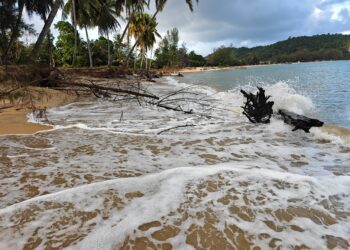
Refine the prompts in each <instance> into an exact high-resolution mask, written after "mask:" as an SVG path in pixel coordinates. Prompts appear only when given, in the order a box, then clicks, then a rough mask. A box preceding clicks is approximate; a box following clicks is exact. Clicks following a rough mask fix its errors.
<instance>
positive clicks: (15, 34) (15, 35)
mask: <svg viewBox="0 0 350 250" xmlns="http://www.w3.org/2000/svg"><path fill="white" fill-rule="evenodd" d="M23 10H24V1H19V3H18V16H17V21H16V26H15V27H14V30H13V31H12V35H11V39H10V42H9V45H8V46H7V49H6V52H5V55H4V63H7V59H8V56H9V54H10V51H11V49H12V47H13V45H14V43H15V41H16V39H17V38H18V35H19V26H20V24H21V21H22V15H23Z"/></svg>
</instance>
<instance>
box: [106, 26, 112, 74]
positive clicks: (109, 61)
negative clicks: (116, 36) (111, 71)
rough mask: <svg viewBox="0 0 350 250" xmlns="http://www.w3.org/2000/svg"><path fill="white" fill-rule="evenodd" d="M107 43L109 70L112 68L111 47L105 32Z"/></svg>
mask: <svg viewBox="0 0 350 250" xmlns="http://www.w3.org/2000/svg"><path fill="white" fill-rule="evenodd" d="M107 42H108V67H109V68H110V67H111V66H112V60H111V45H110V43H109V32H108V31H107Z"/></svg>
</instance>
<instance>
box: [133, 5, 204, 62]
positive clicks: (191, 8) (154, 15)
mask: <svg viewBox="0 0 350 250" xmlns="http://www.w3.org/2000/svg"><path fill="white" fill-rule="evenodd" d="M196 2H197V3H198V2H199V0H196ZM166 3H167V0H155V5H156V12H155V13H154V14H153V16H152V19H156V17H157V15H158V13H159V12H161V11H163V10H164V7H165V5H166ZM186 3H187V5H188V7H189V8H190V10H191V11H193V1H192V0H186ZM140 37H141V36H140ZM140 39H141V38H140ZM138 43H139V40H136V42H135V44H134V46H133V47H132V48H131V50H130V51H129V54H128V56H127V59H126V60H127V63H128V61H129V58H130V56H131V55H132V53H133V52H134V50H135V48H136V46H137V44H138Z"/></svg>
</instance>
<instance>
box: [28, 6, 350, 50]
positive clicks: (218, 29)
mask: <svg viewBox="0 0 350 250" xmlns="http://www.w3.org/2000/svg"><path fill="white" fill-rule="evenodd" d="M149 13H153V8H152V7H151V9H150V10H149ZM27 19H28V18H27ZM59 20H61V14H60V13H59V15H58V17H56V20H55V22H57V21H59ZM29 22H31V23H33V24H34V26H35V28H36V29H37V30H40V29H41V27H42V25H43V24H42V22H41V21H40V19H39V18H38V17H32V18H31V19H29ZM158 23H159V27H158V30H159V31H160V33H161V34H162V35H163V34H165V32H166V30H168V29H171V28H173V27H177V28H178V29H179V31H180V38H181V41H184V42H185V43H186V46H187V47H188V48H189V49H190V50H195V51H196V52H197V53H200V54H202V55H207V54H209V53H210V52H211V51H212V50H213V49H214V48H216V47H218V46H220V45H230V44H232V45H233V46H235V47H240V46H247V47H252V46H256V45H265V44H270V43H273V42H276V41H279V40H284V39H287V38H288V37H289V36H301V35H314V34H324V33H348V34H350V0H200V1H199V4H198V5H195V10H194V12H193V13H191V12H190V11H189V10H188V8H187V6H186V4H185V0H168V3H167V5H166V7H165V10H164V12H163V13H161V14H160V15H159V16H158ZM122 25H123V24H122ZM122 28H123V27H122ZM80 33H81V36H82V37H83V38H85V36H84V32H80ZM54 34H57V31H54ZM90 34H91V36H92V38H97V37H98V32H97V30H91V31H90ZM34 39H35V37H32V38H31V37H27V38H25V40H27V41H31V40H34Z"/></svg>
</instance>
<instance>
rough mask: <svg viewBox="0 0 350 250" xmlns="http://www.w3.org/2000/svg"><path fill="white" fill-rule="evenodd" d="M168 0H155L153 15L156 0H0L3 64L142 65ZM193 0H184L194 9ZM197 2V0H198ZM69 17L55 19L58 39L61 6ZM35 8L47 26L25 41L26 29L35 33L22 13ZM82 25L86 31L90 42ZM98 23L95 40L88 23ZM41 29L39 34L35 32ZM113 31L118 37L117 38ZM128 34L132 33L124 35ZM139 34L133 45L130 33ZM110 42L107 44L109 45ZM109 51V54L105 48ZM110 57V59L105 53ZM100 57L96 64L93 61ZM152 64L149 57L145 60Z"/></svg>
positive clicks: (64, 13) (153, 42)
mask: <svg viewBox="0 0 350 250" xmlns="http://www.w3.org/2000/svg"><path fill="white" fill-rule="evenodd" d="M167 2H168V1H167V0H154V5H155V7H156V10H155V13H154V14H153V15H152V16H151V15H149V14H147V13H145V11H146V10H147V9H149V6H150V3H151V0H66V1H64V0H40V1H33V0H7V1H1V2H0V65H3V64H6V65H8V64H32V63H35V62H36V63H44V64H48V65H50V66H63V65H64V66H74V67H76V66H78V67H80V66H88V65H89V66H90V67H93V66H94V65H103V64H105V63H106V64H107V65H108V66H111V65H112V63H114V64H115V65H119V64H121V63H122V64H125V63H126V64H128V63H129V61H130V60H133V61H134V65H135V66H136V65H139V66H141V67H142V66H143V62H144V61H145V59H147V58H146V53H147V52H148V51H149V50H151V49H152V48H153V46H154V44H155V42H156V37H157V36H159V34H158V32H157V29H156V27H157V24H158V23H157V20H156V16H157V15H158V13H160V12H162V11H164V9H165V6H166V3H167ZM193 2H194V1H192V0H185V3H186V4H187V5H188V7H189V9H190V10H191V11H193ZM196 2H198V0H196ZM60 9H61V10H62V16H63V18H64V19H68V18H70V20H71V22H70V23H68V22H65V21H61V22H59V23H57V24H56V28H57V29H58V30H59V33H60V34H59V37H58V38H57V41H56V44H53V38H52V35H51V33H50V29H51V26H52V24H53V20H54V18H55V17H56V15H57V13H58V11H59V10H60ZM24 11H26V12H27V13H28V14H29V16H31V15H33V14H35V15H38V16H40V17H41V19H42V20H43V23H44V25H43V28H42V30H41V31H40V33H39V34H37V35H38V36H37V40H36V42H35V43H33V44H29V45H25V44H24V43H23V41H22V39H21V38H22V37H23V35H24V34H25V33H30V34H35V32H34V30H33V28H32V26H31V25H28V24H26V23H25V21H24V19H23V13H24ZM122 20H123V21H124V20H125V21H126V26H125V29H124V31H123V32H122V33H121V34H116V33H115V32H116V30H117V28H119V27H120V21H122ZM78 28H80V29H83V30H84V31H85V36H86V42H85V41H83V40H82V39H81V37H80V35H79V32H78ZM89 28H98V30H99V33H100V35H101V37H100V38H99V39H97V40H96V41H90V39H89V34H88V29H89ZM35 35H36V34H35ZM110 37H114V39H113V41H111V40H110ZM125 37H126V38H127V39H126V41H125ZM131 37H133V38H134V39H135V43H134V44H133V45H132V46H131V44H130V40H131V39H130V38H131ZM105 45H107V50H106V48H105ZM105 52H107V56H106V53H105ZM106 57H107V59H106ZM94 63H95V64H94ZM146 67H147V60H146Z"/></svg>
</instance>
